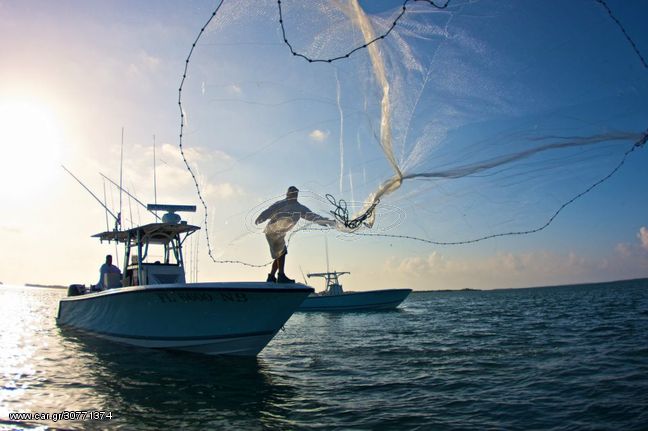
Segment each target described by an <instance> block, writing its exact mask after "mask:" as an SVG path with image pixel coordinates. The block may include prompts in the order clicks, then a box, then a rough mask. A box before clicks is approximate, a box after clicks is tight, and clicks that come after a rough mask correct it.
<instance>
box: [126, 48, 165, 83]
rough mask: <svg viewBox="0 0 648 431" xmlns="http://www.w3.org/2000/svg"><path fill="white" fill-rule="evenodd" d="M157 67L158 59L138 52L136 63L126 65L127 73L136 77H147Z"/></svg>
mask: <svg viewBox="0 0 648 431" xmlns="http://www.w3.org/2000/svg"><path fill="white" fill-rule="evenodd" d="M159 65H160V58H159V57H154V56H152V55H150V54H148V53H146V52H144V51H140V52H139V54H138V55H137V59H136V62H134V63H130V64H129V65H128V73H129V74H131V75H132V76H137V77H142V76H147V75H149V74H150V73H151V72H154V71H156V70H157V69H158V67H159Z"/></svg>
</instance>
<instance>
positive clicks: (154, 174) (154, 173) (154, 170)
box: [153, 135, 157, 215]
mask: <svg viewBox="0 0 648 431" xmlns="http://www.w3.org/2000/svg"><path fill="white" fill-rule="evenodd" d="M155 164H156V163H155V135H153V199H154V202H153V203H155V204H157V173H156V168H155ZM155 214H156V215H157V212H156V213H155Z"/></svg>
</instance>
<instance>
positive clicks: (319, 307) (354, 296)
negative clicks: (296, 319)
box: [299, 271, 412, 311]
mask: <svg viewBox="0 0 648 431" xmlns="http://www.w3.org/2000/svg"><path fill="white" fill-rule="evenodd" d="M345 274H351V273H350V272H348V271H343V272H337V271H333V272H316V273H311V274H307V276H308V277H309V278H311V277H321V278H324V280H325V281H326V288H325V290H324V291H322V292H319V293H315V294H312V295H310V296H309V297H308V298H306V299H305V300H304V302H302V304H301V305H300V306H299V311H365V310H391V309H394V308H396V307H398V305H400V303H401V302H403V301H404V300H405V298H407V296H408V295H409V294H410V293H411V292H412V289H385V290H369V291H363V292H345V291H344V290H343V289H342V284H340V276H341V275H345Z"/></svg>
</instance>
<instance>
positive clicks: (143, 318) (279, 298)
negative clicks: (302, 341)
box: [57, 283, 313, 356]
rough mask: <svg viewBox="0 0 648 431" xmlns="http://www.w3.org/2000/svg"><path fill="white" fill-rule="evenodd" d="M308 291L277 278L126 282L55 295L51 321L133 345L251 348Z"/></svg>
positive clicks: (218, 351) (247, 351)
mask: <svg viewBox="0 0 648 431" xmlns="http://www.w3.org/2000/svg"><path fill="white" fill-rule="evenodd" d="M312 291H313V289H312V288H310V287H308V286H304V285H301V284H295V285H290V286H289V287H283V286H282V285H277V284H275V283H192V284H184V285H154V286H138V287H125V288H119V289H111V290H106V291H103V292H98V293H91V294H86V295H82V296H72V297H67V298H63V299H61V301H60V303H59V312H58V317H57V323H58V324H59V325H61V326H66V327H73V328H76V329H78V330H81V331H84V332H87V333H90V334H92V335H95V336H98V337H101V338H105V339H107V340H111V341H116V342H120V343H125V344H130V345H134V346H138V347H147V348H158V349H172V350H183V351H189V352H196V353H203V354H208V355H241V356H256V355H257V354H258V353H259V352H260V351H261V350H262V349H263V348H264V347H265V346H266V345H267V344H268V342H270V340H271V339H272V338H273V337H274V336H275V334H276V333H277V332H278V331H279V329H281V327H282V326H283V325H284V323H286V321H287V320H288V319H289V318H290V316H291V315H292V314H293V312H294V311H295V310H296V309H297V307H298V306H299V304H300V303H301V302H302V301H303V300H304V298H306V296H308V295H309V294H310V293H311V292H312Z"/></svg>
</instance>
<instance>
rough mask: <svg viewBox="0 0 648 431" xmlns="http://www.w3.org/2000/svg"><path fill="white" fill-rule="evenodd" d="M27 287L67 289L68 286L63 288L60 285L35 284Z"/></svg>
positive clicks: (27, 284)
mask: <svg viewBox="0 0 648 431" xmlns="http://www.w3.org/2000/svg"><path fill="white" fill-rule="evenodd" d="M25 286H27V287H45V288H47V289H67V286H61V285H58V284H34V283H25Z"/></svg>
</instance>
